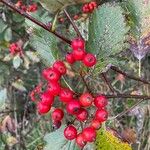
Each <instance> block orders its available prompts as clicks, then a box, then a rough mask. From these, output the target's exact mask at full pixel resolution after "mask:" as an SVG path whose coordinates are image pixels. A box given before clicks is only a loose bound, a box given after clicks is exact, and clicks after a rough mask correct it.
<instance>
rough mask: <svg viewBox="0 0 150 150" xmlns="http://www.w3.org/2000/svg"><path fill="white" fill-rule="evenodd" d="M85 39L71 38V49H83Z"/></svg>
mask: <svg viewBox="0 0 150 150" xmlns="http://www.w3.org/2000/svg"><path fill="white" fill-rule="evenodd" d="M84 46H85V41H84V40H83V39H81V38H76V39H73V40H72V42H71V47H72V49H73V50H77V49H84Z"/></svg>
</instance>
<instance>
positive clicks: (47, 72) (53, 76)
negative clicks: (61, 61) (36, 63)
mask: <svg viewBox="0 0 150 150" xmlns="http://www.w3.org/2000/svg"><path fill="white" fill-rule="evenodd" d="M42 75H43V77H44V78H45V79H46V80H48V81H58V80H59V79H60V73H59V72H58V71H57V70H56V69H53V68H46V69H44V70H43V72H42Z"/></svg>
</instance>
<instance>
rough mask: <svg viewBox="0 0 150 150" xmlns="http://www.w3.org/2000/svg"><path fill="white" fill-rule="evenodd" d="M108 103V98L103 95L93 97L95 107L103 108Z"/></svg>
mask: <svg viewBox="0 0 150 150" xmlns="http://www.w3.org/2000/svg"><path fill="white" fill-rule="evenodd" d="M107 104H108V100H107V98H106V97H105V96H103V95H99V96H97V97H96V98H95V99H94V105H95V106H96V107H97V108H103V107H105V106H106V105H107Z"/></svg>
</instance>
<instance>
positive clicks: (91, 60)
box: [83, 53, 96, 67]
mask: <svg viewBox="0 0 150 150" xmlns="http://www.w3.org/2000/svg"><path fill="white" fill-rule="evenodd" d="M83 64H84V65H85V66H87V67H92V66H94V65H95V64H96V57H95V56H94V55H93V54H90V53H88V54H86V55H85V57H84V59H83Z"/></svg>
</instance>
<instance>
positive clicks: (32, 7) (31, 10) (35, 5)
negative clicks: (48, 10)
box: [27, 3, 38, 12]
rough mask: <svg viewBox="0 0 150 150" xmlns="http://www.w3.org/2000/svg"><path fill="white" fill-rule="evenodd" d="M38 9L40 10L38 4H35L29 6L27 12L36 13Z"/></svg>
mask: <svg viewBox="0 0 150 150" xmlns="http://www.w3.org/2000/svg"><path fill="white" fill-rule="evenodd" d="M37 9H38V7H37V4H36V3H34V4H31V5H29V6H28V8H27V11H28V12H35V11H37Z"/></svg>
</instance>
